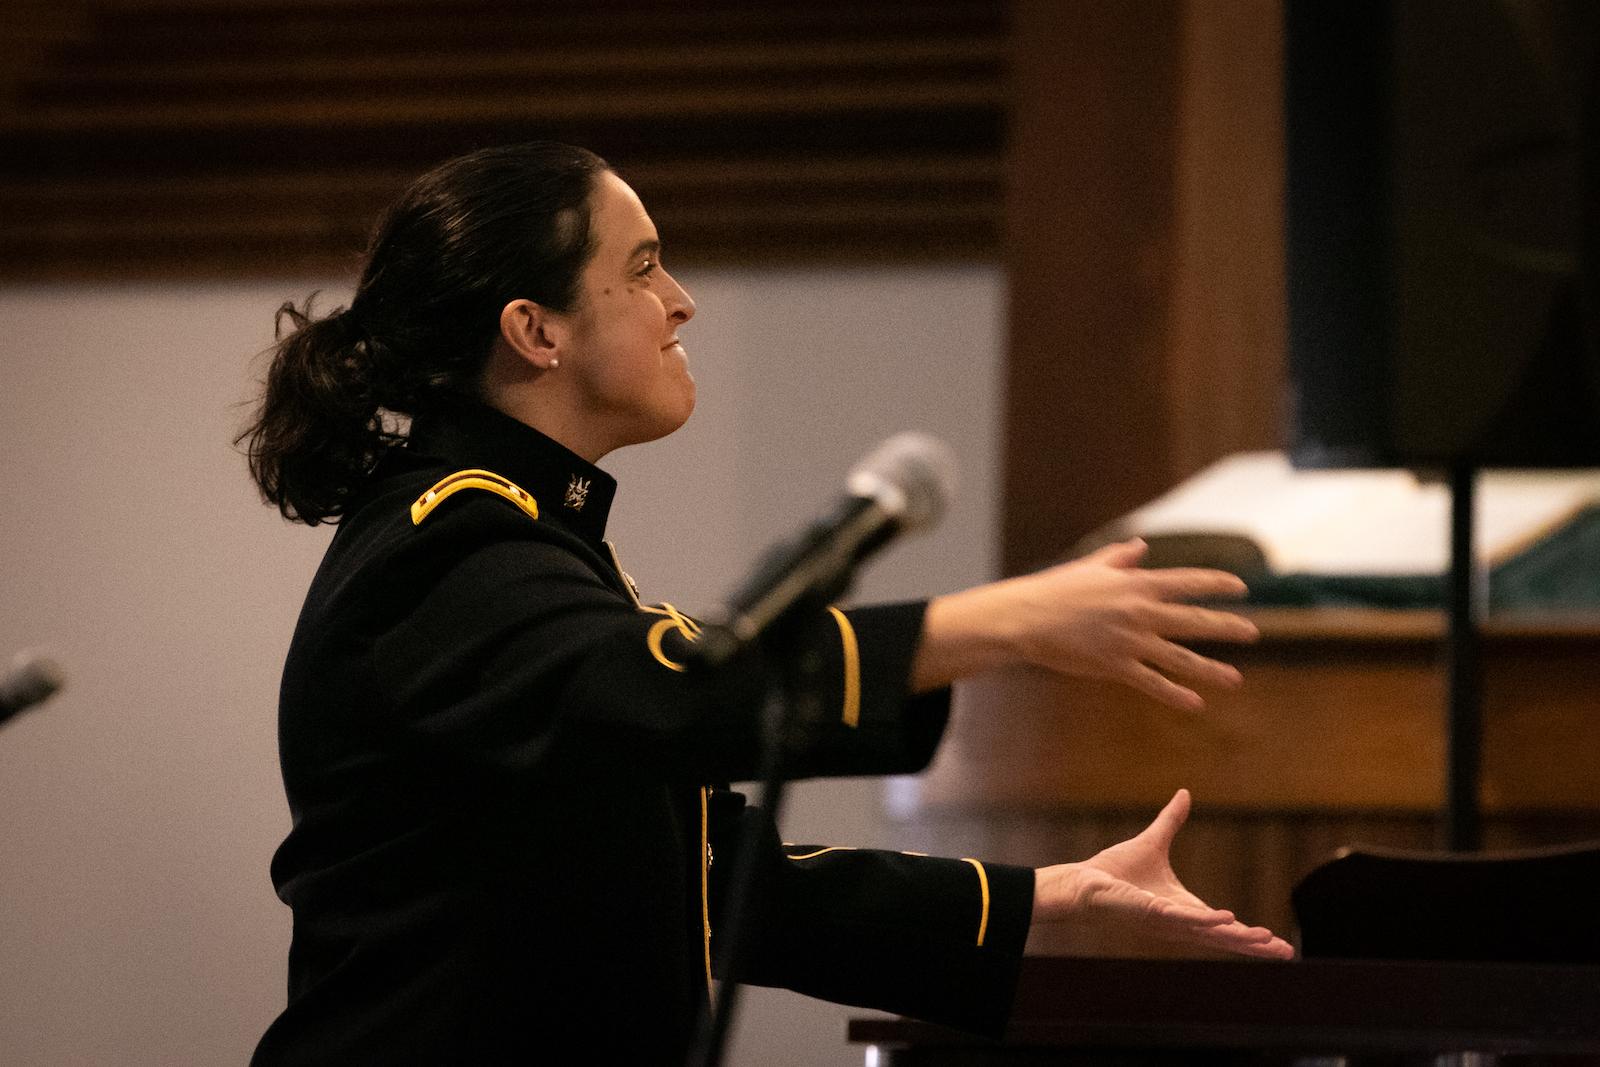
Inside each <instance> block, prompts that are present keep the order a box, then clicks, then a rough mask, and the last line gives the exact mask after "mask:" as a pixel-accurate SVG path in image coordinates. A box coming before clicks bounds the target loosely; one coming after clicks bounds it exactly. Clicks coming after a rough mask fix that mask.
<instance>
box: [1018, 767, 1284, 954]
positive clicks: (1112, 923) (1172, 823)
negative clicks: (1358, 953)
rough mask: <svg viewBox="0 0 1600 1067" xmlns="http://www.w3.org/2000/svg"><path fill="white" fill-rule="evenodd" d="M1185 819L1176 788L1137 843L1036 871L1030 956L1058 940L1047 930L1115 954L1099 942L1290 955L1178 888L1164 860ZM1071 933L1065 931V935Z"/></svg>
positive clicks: (1260, 930)
mask: <svg viewBox="0 0 1600 1067" xmlns="http://www.w3.org/2000/svg"><path fill="white" fill-rule="evenodd" d="M1188 816H1189V793H1188V790H1184V789H1180V790H1178V792H1177V794H1176V795H1175V796H1173V798H1172V800H1171V801H1169V802H1168V803H1167V806H1166V807H1165V808H1163V809H1162V811H1161V814H1159V815H1157V816H1156V818H1155V821H1154V822H1152V823H1151V824H1150V825H1149V826H1148V827H1146V828H1145V829H1144V831H1143V832H1142V833H1140V834H1139V836H1137V837H1134V838H1132V839H1130V840H1127V841H1124V842H1122V843H1121V844H1118V845H1112V846H1111V847H1110V848H1108V849H1106V850H1104V851H1103V852H1099V853H1097V854H1096V855H1094V856H1092V857H1090V858H1089V859H1087V860H1084V861H1082V862H1081V863H1060V864H1056V865H1055V866H1052V867H1041V868H1039V869H1038V870H1037V871H1036V872H1035V874H1034V891H1033V926H1032V927H1031V928H1030V930H1029V936H1028V941H1029V946H1030V951H1036V950H1037V948H1038V947H1039V946H1040V945H1041V944H1049V943H1050V942H1052V941H1059V940H1061V939H1057V938H1054V937H1053V936H1052V930H1051V929H1050V928H1051V927H1052V926H1056V925H1060V924H1069V923H1070V924H1073V925H1074V926H1076V927H1078V928H1080V929H1081V931H1082V932H1083V934H1084V935H1086V936H1083V937H1072V936H1068V937H1067V938H1066V939H1065V940H1066V941H1067V942H1068V943H1069V944H1070V943H1073V942H1074V941H1076V942H1079V943H1082V942H1085V941H1094V942H1096V943H1098V944H1099V946H1100V947H1101V948H1102V949H1105V948H1108V947H1109V948H1110V949H1112V950H1113V951H1114V950H1115V949H1116V946H1115V944H1110V945H1108V944H1107V941H1108V938H1106V937H1104V936H1100V935H1103V934H1104V931H1105V930H1106V929H1108V928H1109V929H1113V930H1114V929H1121V930H1125V931H1128V932H1129V934H1130V938H1129V940H1130V941H1137V942H1140V943H1148V942H1152V941H1154V942H1163V943H1166V944H1167V945H1169V946H1171V947H1173V948H1176V949H1178V950H1179V951H1180V954H1181V953H1184V952H1187V951H1190V950H1197V951H1201V952H1209V953H1214V952H1223V953H1231V954H1235V955H1241V956H1256V957H1261V958H1263V959H1275V960H1286V959H1291V958H1293V956H1294V949H1293V948H1292V947H1290V945H1289V944H1288V942H1286V941H1284V940H1283V939H1282V938H1280V937H1276V936H1274V935H1273V933H1272V931H1271V930H1268V929H1266V928H1265V927H1261V926H1246V925H1245V924H1244V923H1242V922H1240V921H1239V920H1238V919H1237V918H1236V917H1235V916H1234V914H1233V912H1231V911H1224V910H1221V909H1218V908H1213V907H1211V906H1210V905H1209V904H1207V903H1206V902H1205V901H1203V900H1201V899H1200V898H1199V897H1197V896H1195V895H1194V894H1193V893H1191V892H1189V891H1188V890H1187V889H1185V888H1184V887H1183V883H1181V882H1179V881H1178V876H1177V875H1176V874H1174V873H1173V870H1172V863H1171V861H1170V860H1169V858H1168V856H1169V853H1170V851H1171V848H1172V840H1173V838H1174V837H1175V836H1176V835H1177V833H1178V830H1179V828H1180V827H1182V826H1183V823H1184V820H1185V819H1187V818H1188ZM1071 933H1072V932H1071V931H1068V934H1069V935H1070V934H1071Z"/></svg>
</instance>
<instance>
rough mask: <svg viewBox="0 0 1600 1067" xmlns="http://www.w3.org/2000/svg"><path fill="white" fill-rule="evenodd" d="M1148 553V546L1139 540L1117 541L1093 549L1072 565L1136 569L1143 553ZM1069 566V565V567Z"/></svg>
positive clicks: (1143, 555)
mask: <svg viewBox="0 0 1600 1067" xmlns="http://www.w3.org/2000/svg"><path fill="white" fill-rule="evenodd" d="M1149 551H1150V546H1149V545H1147V544H1145V543H1144V541H1143V540H1141V539H1140V538H1137V537H1135V538H1133V539H1132V540H1131V541H1117V542H1115V543H1113V544H1109V545H1104V546H1102V547H1100V548H1097V549H1095V550H1094V551H1093V552H1091V553H1089V554H1088V555H1087V556H1084V557H1082V558H1081V559H1077V560H1074V561H1073V562H1074V563H1099V564H1103V565H1104V566H1107V567H1119V568H1121V567H1137V566H1138V565H1139V561H1140V560H1141V559H1144V557H1145V553H1147V552H1149ZM1070 565H1071V564H1069V566H1070Z"/></svg>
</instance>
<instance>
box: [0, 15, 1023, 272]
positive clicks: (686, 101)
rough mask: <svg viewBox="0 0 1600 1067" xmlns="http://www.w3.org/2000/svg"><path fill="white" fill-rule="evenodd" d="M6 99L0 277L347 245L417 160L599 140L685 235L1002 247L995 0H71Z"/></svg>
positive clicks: (762, 249) (738, 247)
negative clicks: (67, 17) (60, 36)
mask: <svg viewBox="0 0 1600 1067" xmlns="http://www.w3.org/2000/svg"><path fill="white" fill-rule="evenodd" d="M80 3H81V6H82V8H83V10H84V11H85V13H86V14H85V19H86V21H85V28H84V31H83V33H82V34H81V35H79V36H76V37H72V38H70V39H66V40H62V41H59V42H57V44H56V45H55V46H54V47H52V48H49V49H47V50H46V52H47V54H46V56H45V61H43V62H40V63H38V64H35V66H34V67H33V68H32V69H30V70H29V71H27V72H25V74H24V76H22V77H21V78H19V79H18V83H17V85H16V91H15V93H14V94H13V95H12V97H11V104H10V106H9V107H4V108H0V277H11V278H38V277H63V276H77V275H112V276H118V277H126V276H130V275H133V276H152V275H155V276H161V275H179V276H194V275H214V274H233V275H237V274H252V273H255V274H259V273H263V272H282V271H284V270H322V269H334V270H339V269H343V268H346V267H348V266H349V265H350V264H351V263H352V262H353V261H354V260H355V259H356V258H357V257H358V255H359V253H360V251H361V249H362V247H363V245H364V244H365V238H366V234H367V232H368V230H369V228H370V226H371V224H372V222H373V221H374V219H375V217H376V215H377V213H378V211H379V210H380V209H381V207H382V205H383V204H384V203H386V202H387V201H388V200H389V199H390V198H392V197H393V196H394V194H395V193H397V192H398V191H399V190H400V188H401V187H402V186H403V184H404V182H405V181H406V180H408V179H409V178H410V177H413V176H415V175H416V174H417V173H419V172H420V171H422V170H423V169H425V168H426V167H428V166H429V165H431V164H433V163H435V162H437V161H439V160H441V159H444V158H447V157H449V156H451V155H455V154H457V153H460V152H463V151H467V150H470V149H472V148H475V147H480V146H483V145H489V144H496V143H504V142H510V141H518V140H528V139H533V138H551V139H555V140H564V141H569V142H573V143H577V144H582V145H585V146H587V147H591V148H593V149H595V150H596V151H598V152H600V154H602V155H604V156H606V157H607V158H609V159H611V160H612V161H613V162H614V163H616V164H617V166H618V168H619V169H620V170H621V171H622V173H623V174H624V176H626V177H628V178H630V179H631V180H633V181H634V183H635V185H636V186H638V188H639V190H640V193H641V195H643V196H644V198H645V200H646V202H647V203H649V204H650V205H651V208H652V212H653V213H654V214H655V215H656V217H657V221H658V223H659V224H660V225H661V227H662V229H663V232H664V234H665V235H666V237H667V239H668V242H669V244H670V246H671V248H672V249H673V253H674V255H675V256H678V257H683V256H689V257H691V258H695V259H699V260H701V261H708V260H709V261H719V260H720V261H755V262H762V263H768V262H771V261H772V257H773V254H774V251H775V250H781V255H782V256H783V257H784V259H785V261H787V262H794V261H797V260H798V261H804V260H807V259H812V260H815V259H819V258H821V259H829V260H835V261H839V260H842V261H882V260H890V261H894V260H918V259H928V258H949V257H962V258H969V257H986V256H993V255H994V254H995V250H996V248H997V247H998V243H999V240H1000V213H1001V194H1000V188H1001V180H1000V157H1001V153H1002V137H1003V128H1004V112H1005V62H1006V47H1005V41H1006V34H1007V30H1008V8H1009V5H1008V4H1007V3H1006V2H1005V0H858V2H851V3H836V4H792V3H780V2H777V0H678V2H672V3H668V2H665V0H608V2H607V3H605V4H599V5H587V6H585V5H545V4H529V3H518V2H513V0H209V2H196V0H187V2H185V0H165V2H156V0H80Z"/></svg>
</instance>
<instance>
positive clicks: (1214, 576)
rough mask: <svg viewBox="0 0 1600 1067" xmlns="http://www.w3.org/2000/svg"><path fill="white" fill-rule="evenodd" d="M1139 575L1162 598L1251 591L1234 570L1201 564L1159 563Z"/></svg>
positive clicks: (1216, 596)
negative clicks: (1164, 565) (1170, 565)
mask: <svg viewBox="0 0 1600 1067" xmlns="http://www.w3.org/2000/svg"><path fill="white" fill-rule="evenodd" d="M1139 577H1140V579H1141V580H1142V581H1143V583H1144V585H1145V588H1147V589H1148V590H1149V591H1150V592H1151V594H1152V595H1154V596H1155V597H1157V598H1158V599H1161V600H1217V599H1222V600H1238V599H1239V598H1241V597H1243V596H1244V595H1245V594H1246V593H1248V592H1249V591H1250V589H1249V587H1248V586H1247V585H1245V583H1244V579H1243V578H1240V577H1239V576H1238V575H1237V574H1230V573H1229V572H1228V571H1214V570H1206V569H1204V568H1201V567H1160V568H1157V569H1155V570H1147V571H1141V572H1140V573H1139Z"/></svg>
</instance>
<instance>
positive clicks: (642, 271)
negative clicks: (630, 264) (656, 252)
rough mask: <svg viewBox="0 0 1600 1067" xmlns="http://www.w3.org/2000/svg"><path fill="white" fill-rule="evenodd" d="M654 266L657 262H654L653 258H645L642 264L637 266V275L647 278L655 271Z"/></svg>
mask: <svg viewBox="0 0 1600 1067" xmlns="http://www.w3.org/2000/svg"><path fill="white" fill-rule="evenodd" d="M656 266H657V264H656V261H655V260H653V259H647V260H645V261H644V264H643V265H642V266H641V267H640V268H639V277H641V278H648V277H649V276H650V275H652V274H654V273H655V272H656Z"/></svg>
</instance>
